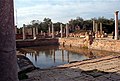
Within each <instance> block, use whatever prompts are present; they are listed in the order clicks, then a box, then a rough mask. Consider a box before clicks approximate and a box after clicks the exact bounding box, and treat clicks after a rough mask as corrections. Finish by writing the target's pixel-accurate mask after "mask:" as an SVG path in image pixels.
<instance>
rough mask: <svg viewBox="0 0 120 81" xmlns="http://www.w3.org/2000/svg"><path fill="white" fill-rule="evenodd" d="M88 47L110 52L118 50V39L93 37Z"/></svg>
mask: <svg viewBox="0 0 120 81" xmlns="http://www.w3.org/2000/svg"><path fill="white" fill-rule="evenodd" d="M88 48H90V49H97V50H106V51H111V52H120V40H112V39H95V40H94V41H93V43H92V44H91V45H89V46H88Z"/></svg>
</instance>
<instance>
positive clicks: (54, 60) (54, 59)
mask: <svg viewBox="0 0 120 81" xmlns="http://www.w3.org/2000/svg"><path fill="white" fill-rule="evenodd" d="M53 58H54V63H55V50H54V49H53Z"/></svg>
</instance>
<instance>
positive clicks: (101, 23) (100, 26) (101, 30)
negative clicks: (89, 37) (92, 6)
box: [100, 23, 102, 34]
mask: <svg viewBox="0 0 120 81" xmlns="http://www.w3.org/2000/svg"><path fill="white" fill-rule="evenodd" d="M100 33H101V34H102V23H100Z"/></svg>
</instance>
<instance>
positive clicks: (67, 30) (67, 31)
mask: <svg viewBox="0 0 120 81" xmlns="http://www.w3.org/2000/svg"><path fill="white" fill-rule="evenodd" d="M68 35H69V29H68V24H67V23H66V37H68Z"/></svg>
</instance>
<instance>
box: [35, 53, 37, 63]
mask: <svg viewBox="0 0 120 81" xmlns="http://www.w3.org/2000/svg"><path fill="white" fill-rule="evenodd" d="M35 62H37V54H35Z"/></svg>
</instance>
